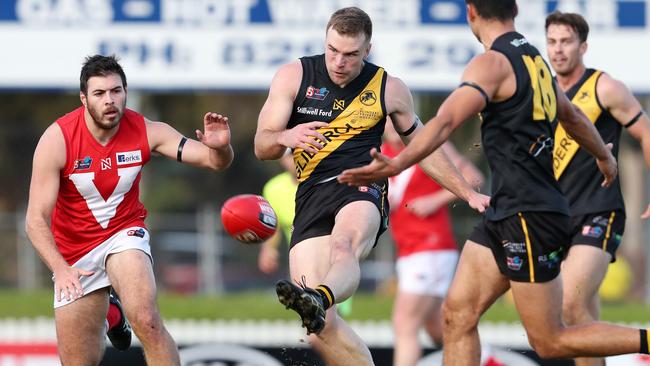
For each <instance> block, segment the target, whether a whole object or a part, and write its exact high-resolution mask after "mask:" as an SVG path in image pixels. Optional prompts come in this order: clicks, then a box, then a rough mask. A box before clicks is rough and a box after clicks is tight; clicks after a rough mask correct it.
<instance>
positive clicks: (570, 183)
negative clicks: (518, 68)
mask: <svg viewBox="0 0 650 366" xmlns="http://www.w3.org/2000/svg"><path fill="white" fill-rule="evenodd" d="M601 75H602V71H599V70H594V69H587V70H586V71H585V73H584V75H582V77H581V78H580V80H579V81H578V82H577V83H576V84H575V85H573V86H572V87H571V88H569V89H568V90H567V92H566V94H567V97H569V99H571V102H573V104H575V105H577V106H578V107H579V108H580V109H581V110H582V111H583V112H584V113H585V115H587V117H588V118H589V120H590V121H591V122H592V123H593V124H594V126H595V127H596V129H597V130H598V132H599V133H600V136H601V137H602V138H603V141H605V143H609V142H611V143H613V145H614V147H613V148H612V154H614V157H616V158H617V157H618V147H619V145H620V144H619V140H620V138H621V130H622V126H621V124H620V123H618V122H617V121H616V119H615V118H614V117H613V116H612V115H611V114H610V113H609V112H608V111H607V110H606V109H605V108H603V106H602V105H601V104H600V101H599V100H598V94H597V93H596V84H597V83H598V79H599V78H600V76H601ZM553 169H554V171H555V177H556V178H557V179H558V180H559V182H560V187H561V188H562V190H563V191H564V194H565V195H566V197H567V199H568V200H569V205H570V211H571V215H572V216H576V215H586V214H590V213H596V212H602V211H614V210H624V209H625V203H624V202H623V195H622V193H621V185H620V180H619V179H616V180H614V182H613V183H612V185H611V186H609V187H607V188H604V187H602V186H601V185H600V184H601V183H602V181H603V176H602V174H601V173H600V171H599V170H598V166H597V165H596V161H595V159H594V157H593V156H592V155H591V154H589V153H588V152H587V151H586V150H584V149H581V148H580V146H579V145H578V143H577V142H576V141H575V140H573V139H572V138H571V136H569V135H568V134H567V133H566V131H565V130H564V129H563V128H562V125H558V127H557V129H556V131H555V148H554V149H553Z"/></svg>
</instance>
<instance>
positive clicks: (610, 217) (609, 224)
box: [603, 211, 616, 252]
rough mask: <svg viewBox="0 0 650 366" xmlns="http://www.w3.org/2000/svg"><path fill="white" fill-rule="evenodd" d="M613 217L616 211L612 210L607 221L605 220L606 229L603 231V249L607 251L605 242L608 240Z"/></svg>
mask: <svg viewBox="0 0 650 366" xmlns="http://www.w3.org/2000/svg"><path fill="white" fill-rule="evenodd" d="M614 217H616V212H614V211H612V214H611V215H609V221H608V222H607V231H606V232H605V239H604V240H603V251H605V252H606V251H607V242H608V241H609V236H610V235H611V234H612V223H613V222H614Z"/></svg>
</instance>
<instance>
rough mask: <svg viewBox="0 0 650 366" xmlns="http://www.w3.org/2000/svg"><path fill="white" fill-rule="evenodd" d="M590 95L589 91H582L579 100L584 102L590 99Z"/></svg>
mask: <svg viewBox="0 0 650 366" xmlns="http://www.w3.org/2000/svg"><path fill="white" fill-rule="evenodd" d="M589 97H590V96H589V92H588V91H583V92H582V93H580V96H579V97H578V101H579V102H582V103H584V102H586V101H588V100H589Z"/></svg>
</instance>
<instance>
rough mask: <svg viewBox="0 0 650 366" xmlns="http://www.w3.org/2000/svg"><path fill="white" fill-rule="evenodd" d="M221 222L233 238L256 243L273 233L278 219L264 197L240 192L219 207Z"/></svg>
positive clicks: (247, 242)
mask: <svg viewBox="0 0 650 366" xmlns="http://www.w3.org/2000/svg"><path fill="white" fill-rule="evenodd" d="M221 223H222V224H223V228H224V229H225V230H226V232H227V233H228V235H230V236H231V237H233V238H234V239H236V240H238V241H240V242H242V243H246V244H256V243H261V242H263V241H264V240H266V239H268V238H269V237H270V236H271V235H273V234H274V233H275V230H276V229H277V225H278V219H277V216H276V215H275V211H274V210H273V207H271V204H270V203H269V201H267V200H266V199H265V198H264V197H262V196H258V195H255V194H240V195H237V196H234V197H231V198H229V199H228V200H227V201H226V202H225V203H224V204H223V206H222V207H221Z"/></svg>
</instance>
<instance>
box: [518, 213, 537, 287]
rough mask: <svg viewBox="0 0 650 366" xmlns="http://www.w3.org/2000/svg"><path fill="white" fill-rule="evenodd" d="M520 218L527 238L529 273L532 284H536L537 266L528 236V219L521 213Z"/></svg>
mask: <svg viewBox="0 0 650 366" xmlns="http://www.w3.org/2000/svg"><path fill="white" fill-rule="evenodd" d="M518 215H519V218H520V219H521V227H522V228H523V229H524V237H525V238H526V252H528V271H529V272H530V282H535V265H534V264H533V248H532V245H530V236H528V226H527V225H526V219H524V215H522V214H521V212H519V213H518Z"/></svg>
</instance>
